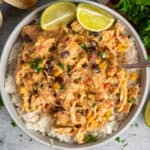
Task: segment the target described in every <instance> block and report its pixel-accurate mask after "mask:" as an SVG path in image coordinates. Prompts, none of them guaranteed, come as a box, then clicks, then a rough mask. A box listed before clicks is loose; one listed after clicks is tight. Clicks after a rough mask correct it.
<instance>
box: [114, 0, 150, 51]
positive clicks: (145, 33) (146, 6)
mask: <svg viewBox="0 0 150 150" xmlns="http://www.w3.org/2000/svg"><path fill="white" fill-rule="evenodd" d="M115 8H116V9H117V10H118V11H119V12H120V13H122V14H123V15H125V16H127V18H128V19H129V20H130V21H131V22H132V23H133V24H134V25H135V27H136V28H137V31H138V32H139V34H140V37H141V39H142V41H143V43H144V45H145V47H146V48H147V49H149V50H150V0H119V1H118V2H117V3H116V4H115ZM149 53H150V51H149Z"/></svg>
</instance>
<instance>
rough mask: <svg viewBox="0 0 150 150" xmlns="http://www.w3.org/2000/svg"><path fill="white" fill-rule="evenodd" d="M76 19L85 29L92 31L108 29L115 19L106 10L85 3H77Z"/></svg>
mask: <svg viewBox="0 0 150 150" xmlns="http://www.w3.org/2000/svg"><path fill="white" fill-rule="evenodd" d="M77 19H78V21H79V23H80V24H81V25H82V26H83V27H84V28H85V29H88V30H91V31H94V32H99V31H102V30H106V29H108V28H109V27H111V25H112V24H113V22H114V20H115V19H114V17H113V16H111V15H110V14H109V13H108V12H106V11H104V10H103V9H100V8H98V7H96V6H93V5H90V4H87V3H81V4H79V5H78V7H77Z"/></svg>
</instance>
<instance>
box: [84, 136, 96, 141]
mask: <svg viewBox="0 0 150 150" xmlns="http://www.w3.org/2000/svg"><path fill="white" fill-rule="evenodd" d="M95 141H97V136H96V135H91V134H88V135H85V137H84V142H85V143H90V142H95Z"/></svg>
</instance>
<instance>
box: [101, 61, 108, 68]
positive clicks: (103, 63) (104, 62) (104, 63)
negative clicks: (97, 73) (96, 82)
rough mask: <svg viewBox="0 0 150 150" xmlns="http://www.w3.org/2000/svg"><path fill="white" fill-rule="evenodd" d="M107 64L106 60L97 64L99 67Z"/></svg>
mask: <svg viewBox="0 0 150 150" xmlns="http://www.w3.org/2000/svg"><path fill="white" fill-rule="evenodd" d="M106 66H107V62H106V61H103V62H102V63H100V64H99V67H100V68H101V69H103V68H105V67H106Z"/></svg>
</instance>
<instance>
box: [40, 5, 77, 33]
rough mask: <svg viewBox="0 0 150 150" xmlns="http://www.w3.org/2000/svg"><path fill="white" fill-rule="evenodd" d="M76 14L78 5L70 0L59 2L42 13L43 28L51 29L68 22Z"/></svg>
mask: <svg viewBox="0 0 150 150" xmlns="http://www.w3.org/2000/svg"><path fill="white" fill-rule="evenodd" d="M75 16H76V5H75V4H73V3H69V2H58V3H55V4H53V5H51V6H49V7H48V8H47V9H45V11H44V12H43V13H42V16H41V28H42V29H44V30H50V29H52V28H54V27H56V26H59V25H61V24H68V23H69V22H71V21H72V20H73V19H74V18H75Z"/></svg>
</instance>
